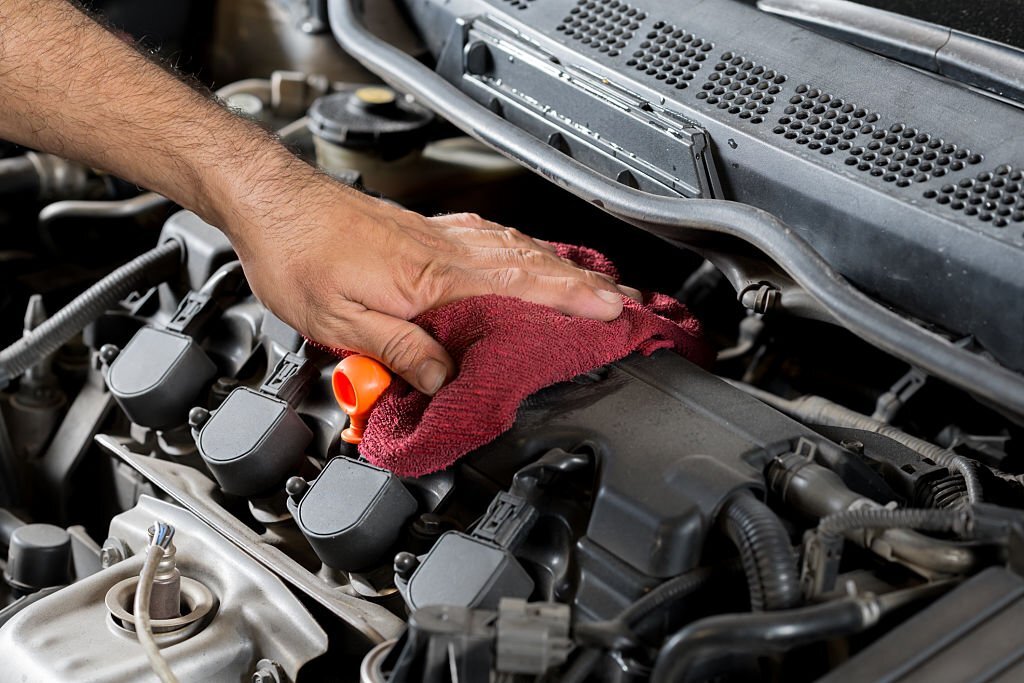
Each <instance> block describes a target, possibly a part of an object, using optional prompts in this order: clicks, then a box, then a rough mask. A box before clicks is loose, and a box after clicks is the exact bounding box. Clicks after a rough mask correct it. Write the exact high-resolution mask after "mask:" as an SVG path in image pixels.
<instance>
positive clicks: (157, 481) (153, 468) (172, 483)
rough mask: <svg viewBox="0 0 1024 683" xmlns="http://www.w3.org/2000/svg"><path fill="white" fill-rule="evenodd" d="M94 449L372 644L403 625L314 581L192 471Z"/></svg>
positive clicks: (114, 445)
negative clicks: (107, 454)
mask: <svg viewBox="0 0 1024 683" xmlns="http://www.w3.org/2000/svg"><path fill="white" fill-rule="evenodd" d="M96 441H97V443H99V444H100V446H102V447H103V448H104V449H106V450H107V451H109V452H110V453H112V454H114V455H116V456H117V457H118V458H120V459H122V460H124V461H125V462H126V463H128V464H129V465H131V466H132V467H134V468H135V469H136V470H138V472H139V473H140V474H142V475H143V476H144V477H146V478H147V479H149V480H150V481H151V482H153V484H154V485H155V486H156V487H157V488H159V489H161V490H162V491H165V492H166V493H167V494H168V495H170V496H171V497H172V498H174V499H175V500H176V501H178V502H179V503H181V505H183V506H184V507H185V508H187V509H188V510H190V511H191V512H193V513H194V514H195V515H196V516H198V517H199V518H200V519H202V520H203V521H204V522H206V523H207V524H208V525H209V526H210V527H211V528H212V529H214V530H215V531H216V532H217V533H219V534H221V535H222V536H223V537H224V538H226V539H228V540H229V541H231V542H232V543H233V544H235V545H236V546H237V547H238V548H240V549H242V550H244V551H245V552H246V553H247V554H249V555H250V556H251V557H252V558H254V559H255V560H257V561H258V562H259V563H260V564H262V565H263V566H265V567H267V568H268V569H270V570H271V571H273V572H274V573H275V574H277V575H278V576H280V577H281V578H283V579H285V580H286V581H288V583H290V584H292V585H293V586H295V587H296V588H297V589H299V590H300V591H302V592H303V593H305V594H306V595H308V596H309V597H311V598H313V599H314V600H316V601H317V602H319V603H320V604H321V605H323V606H324V607H326V608H327V609H328V610H330V611H331V612H332V613H333V614H335V615H337V616H338V617H339V618H341V620H342V621H344V622H345V623H346V624H348V625H349V626H351V627H352V628H353V629H354V630H356V631H357V632H359V633H361V634H362V635H363V636H364V637H366V638H367V639H368V640H369V641H370V642H371V643H379V642H381V641H383V640H387V639H388V638H395V637H397V636H398V634H399V633H401V631H402V630H403V629H404V628H405V622H403V621H402V620H401V619H399V618H398V617H396V616H395V615H394V614H392V613H391V612H389V611H388V610H387V609H385V608H383V607H381V606H379V605H375V604H373V603H371V602H368V601H365V600H361V599H359V598H356V597H353V596H352V595H349V594H346V593H344V592H342V589H340V588H338V587H336V586H331V585H330V584H328V583H325V582H324V581H323V580H321V579H319V578H318V577H317V576H316V575H315V574H314V573H312V572H310V571H309V570H307V569H306V568H305V567H303V566H302V565H301V564H299V563H298V562H297V561H296V560H294V559H293V558H291V557H290V556H288V555H287V554H286V553H285V552H284V551H283V550H281V549H280V548H278V547H275V546H274V545H271V544H270V543H268V542H267V539H265V538H264V537H262V536H261V535H259V534H257V533H256V532H255V531H253V530H252V529H250V528H249V527H247V526H246V525H244V524H243V523H242V522H241V521H239V520H238V519H237V518H235V517H234V516H232V515H231V514H230V513H229V512H227V511H226V510H225V509H224V508H222V507H220V506H219V505H217V504H216V503H215V502H214V501H215V500H216V498H217V496H218V495H219V489H218V488H217V486H216V484H214V483H213V481H212V480H210V479H209V478H207V477H206V476H204V475H203V474H202V473H200V472H198V471H197V470H195V469H193V468H191V467H186V466H183V465H179V464H177V463H173V462H166V461H162V460H155V459H153V458H148V457H146V456H143V455H138V454H136V453H132V452H131V451H130V450H128V448H127V447H126V446H125V444H123V443H121V442H120V441H118V440H117V439H115V438H113V437H111V436H107V435H99V436H97V437H96Z"/></svg>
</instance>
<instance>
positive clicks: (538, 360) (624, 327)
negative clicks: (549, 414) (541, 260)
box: [359, 245, 712, 477]
mask: <svg viewBox="0 0 1024 683" xmlns="http://www.w3.org/2000/svg"><path fill="white" fill-rule="evenodd" d="M558 252H559V255H561V256H563V257H566V258H570V259H572V260H574V261H576V262H577V263H579V264H580V265H582V266H583V267H585V268H588V269H590V270H595V271H599V272H603V273H606V274H608V275H611V276H612V277H614V278H616V279H618V273H617V272H616V270H615V267H614V266H613V265H612V263H611V262H610V261H609V260H608V259H607V258H605V257H604V256H603V255H601V254H599V253H597V252H596V251H593V250H591V249H587V248H585V247H574V246H568V245H558ZM413 322H414V323H416V324H417V325H419V326H420V327H422V328H423V329H425V330H426V331H427V332H429V333H430V334H431V335H432V336H433V337H434V338H435V339H437V340H438V341H439V342H440V343H441V345H442V346H444V347H445V348H446V349H447V350H448V353H450V354H451V356H452V358H453V359H454V360H455V363H456V365H457V366H458V368H459V374H458V376H457V377H456V378H455V379H454V380H452V382H451V383H449V384H447V385H446V386H444V387H443V388H442V389H441V390H440V391H438V392H437V394H436V395H434V396H433V398H431V397H429V396H426V395H424V394H421V393H420V392H418V391H416V390H415V389H413V388H412V387H410V386H409V385H408V384H407V383H406V382H404V381H402V380H401V379H400V378H398V377H396V378H395V379H394V381H393V382H392V384H391V386H390V387H389V388H388V390H387V391H386V392H385V393H384V395H383V396H382V397H381V399H380V401H379V402H378V404H377V406H376V408H374V410H373V412H372V413H371V414H370V418H369V422H368V424H367V427H366V431H365V433H364V435H363V442H362V443H361V444H360V445H359V452H360V453H361V454H362V455H363V456H364V457H365V458H366V459H367V460H369V461H370V462H371V463H373V464H375V465H378V466H380V467H384V468H387V469H389V470H391V471H393V472H395V474H398V475H400V476H407V477H417V476H422V475H424V474H429V473H431V472H436V471H438V470H443V469H445V468H447V467H449V466H450V465H452V464H453V463H454V462H455V461H456V460H458V459H459V458H461V457H462V456H463V455H465V454H467V453H469V452H470V451H472V450H474V449H476V448H479V447H480V446H483V445H485V444H487V443H489V442H491V441H493V440H494V439H495V438H496V437H498V436H499V435H500V434H502V433H503V432H505V431H507V430H508V429H510V428H511V427H512V424H513V422H514V421H515V417H516V411H517V410H518V408H519V404H520V403H521V402H522V401H523V399H525V398H526V397H527V396H529V395H530V394H532V393H534V392H536V391H538V390H540V389H543V388H544V387H547V386H550V385H552V384H556V383H558V382H564V381H567V380H570V379H572V378H573V377H576V376H577V375H580V374H583V373H585V372H588V371H590V370H593V369H594V368H596V367H599V366H601V365H604V364H606V363H610V362H612V361H616V360H619V359H621V358H624V357H625V356H627V355H629V354H631V353H633V352H634V351H640V352H641V353H643V354H644V355H650V354H651V353H653V352H654V351H657V350H658V349H675V350H676V351H677V352H679V353H680V354H682V355H684V356H687V357H688V358H690V359H691V360H694V361H695V362H698V363H702V364H707V363H710V361H711V358H712V355H711V352H710V349H709V348H708V347H707V346H705V345H704V344H703V343H702V341H701V339H700V325H699V323H698V322H697V320H696V319H695V318H694V317H692V316H691V315H690V313H689V312H688V311H687V310H686V308H685V307H684V306H683V305H682V304H680V303H679V302H678V301H676V300H675V299H673V298H671V297H668V296H665V295H663V294H651V295H647V296H646V297H645V302H644V304H642V305H641V304H638V303H636V302H635V301H633V300H632V299H629V298H626V302H625V307H624V309H623V311H622V315H620V316H619V317H618V318H617V319H615V320H613V321H611V322H599V321H596V320H586V319H583V318H574V317H570V316H567V315H564V314H562V313H559V312H558V311H556V310H553V309H551V308H548V307H546V306H541V305H539V304H534V303H528V302H526V301H521V300H519V299H513V298H509V297H503V296H497V295H488V296H478V297H472V298H469V299H463V300H462V301H457V302H455V303H451V304H447V305H445V306H441V307H440V308H437V309H434V310H431V311H428V312H426V313H423V314H422V315H420V316H418V317H416V318H415V319H414V320H413Z"/></svg>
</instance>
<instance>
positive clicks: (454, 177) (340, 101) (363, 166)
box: [308, 85, 522, 202]
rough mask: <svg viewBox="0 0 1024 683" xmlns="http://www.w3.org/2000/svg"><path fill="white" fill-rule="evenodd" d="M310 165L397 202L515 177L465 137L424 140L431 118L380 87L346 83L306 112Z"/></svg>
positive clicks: (515, 169)
mask: <svg viewBox="0 0 1024 683" xmlns="http://www.w3.org/2000/svg"><path fill="white" fill-rule="evenodd" d="M308 118H309V130H310V132H312V134H313V144H314V148H315V150H316V161H317V165H318V166H320V168H322V169H323V170H324V171H326V172H327V173H330V174H332V175H336V176H340V177H343V176H345V175H347V174H348V172H350V171H353V170H354V171H358V172H359V173H360V175H361V176H362V180H363V184H364V185H365V186H366V188H367V189H370V190H373V191H376V192H379V193H381V194H383V195H385V196H387V197H389V198H391V199H395V200H398V201H402V202H409V201H416V200H418V199H422V198H424V197H431V196H434V195H435V194H436V192H437V190H438V188H439V187H444V188H446V189H448V190H452V189H455V188H457V187H459V186H473V185H476V184H479V183H481V182H486V181H488V180H495V179H501V178H506V177H509V176H511V175H514V174H518V173H521V172H522V169H521V168H520V167H519V166H518V165H517V164H515V163H514V162H511V161H509V160H507V159H504V158H503V157H501V156H500V155H498V154H496V153H495V152H493V151H491V150H489V149H487V148H486V147H484V146H483V145H481V144H479V143H477V142H476V141H474V140H471V139H469V138H464V137H462V138H453V139H448V140H441V141H439V142H429V140H430V137H431V130H432V125H431V124H433V122H434V115H433V114H432V113H431V112H430V111H428V110H427V109H425V108H424V107H422V106H420V105H419V104H417V103H415V102H414V101H412V100H410V99H408V98H406V97H404V96H402V95H399V94H398V93H396V92H395V91H394V90H391V89H390V88H387V87H384V86H376V85H364V86H346V87H343V88H342V89H340V90H338V91H336V92H333V93H331V94H329V95H324V96H323V97H320V98H318V99H317V100H316V101H314V102H313V105H312V106H311V107H310V108H309V113H308Z"/></svg>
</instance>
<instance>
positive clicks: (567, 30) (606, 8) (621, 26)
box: [520, 0, 647, 57]
mask: <svg viewBox="0 0 1024 683" xmlns="http://www.w3.org/2000/svg"><path fill="white" fill-rule="evenodd" d="M520 1H522V0H520ZM646 18H647V13H646V12H642V11H640V10H638V9H637V8H635V7H633V6H632V5H629V4H627V3H625V2H621V0H578V1H577V3H576V6H575V7H573V8H572V9H571V10H569V15H568V16H567V17H565V19H562V22H561V23H560V24H559V25H558V26H557V27H556V29H555V30H557V31H558V32H559V33H563V34H565V35H566V36H568V37H569V38H572V39H573V40H577V41H579V42H580V43H582V44H583V45H587V46H589V47H591V48H593V49H595V50H597V51H598V52H602V53H605V54H607V55H608V56H609V57H618V56H619V55H620V54H622V49H623V48H624V47H626V43H628V42H629V41H630V40H632V38H633V36H634V35H635V34H636V32H637V31H638V30H639V29H640V22H641V21H643V20H644V19H646Z"/></svg>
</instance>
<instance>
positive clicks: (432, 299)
mask: <svg viewBox="0 0 1024 683" xmlns="http://www.w3.org/2000/svg"><path fill="white" fill-rule="evenodd" d="M0 138H3V139H6V140H11V141H14V142H19V143H21V144H23V145H26V146H29V147H33V148H35V149H39V150H42V151H47V152H52V153H54V154H59V155H62V156H65V157H68V158H71V159H75V160H77V161H81V162H83V163H87V164H89V165H91V166H93V167H95V168H101V169H104V170H107V171H110V172H111V173H113V174H115V175H117V176H120V177H122V178H124V179H126V180H130V181H132V182H135V183H137V184H139V185H141V186H143V187H146V188H148V189H151V190H154V191H156V192H159V193H160V194H163V195H164V196H166V197H169V198H170V199H172V200H174V201H175V202H177V203H178V204H180V205H181V206H184V207H186V208H188V209H191V210H192V211H195V212H196V213H197V214H199V215H200V216H201V217H202V218H203V219H204V220H206V221H207V222H209V223H210V224H212V225H215V226H217V227H219V228H220V229H222V230H224V232H225V233H227V235H228V237H230V239H231V241H232V244H233V245H234V246H235V249H236V251H237V252H238V254H239V257H240V258H241V260H242V263H243V266H244V267H245V270H246V273H247V276H248V279H249V283H250V285H251V286H252V288H253V291H254V292H255V293H256V295H257V296H258V297H259V298H260V299H261V300H262V301H263V303H264V304H266V305H267V306H268V307H269V308H270V309H271V310H272V311H274V313H276V314H277V315H278V316H279V317H280V318H282V319H283V320H285V321H286V322H289V323H291V324H292V325H293V326H294V327H295V328H296V329H298V330H299V331H300V332H302V333H304V334H306V335H307V336H308V337H310V338H312V339H315V340H317V341H319V342H322V343H324V344H330V345H333V346H338V347H344V348H348V349H352V350H355V351H360V352H363V353H367V354H369V355H371V356H374V357H376V358H378V359H379V360H381V361H383V362H384V363H386V364H387V365H389V366H390V367H391V368H392V369H393V370H395V371H396V372H397V373H398V374H400V375H401V376H402V377H404V378H405V379H406V380H408V381H409V382H410V383H411V384H412V385H413V386H415V387H416V388H418V389H420V390H421V391H424V392H426V393H433V392H434V391H436V390H437V389H438V388H440V386H441V385H442V384H443V382H444V380H445V378H446V377H449V378H450V377H451V376H452V375H453V373H454V372H455V368H454V367H453V366H452V361H451V359H450V358H449V357H448V355H447V353H445V351H444V349H442V348H441V347H440V346H439V345H438V344H437V342H435V341H434V340H433V339H431V338H430V337H429V336H428V335H427V334H426V333H425V332H424V331H423V330H421V329H419V328H417V327H416V326H414V325H412V324H411V323H409V322H408V320H409V319H410V318H412V317H414V316H415V315H416V314H418V313H421V312H423V311H425V310H428V309H430V308H433V307H435V306H439V305H442V304H444V303H447V302H450V301H454V300H457V299H460V298H463V297H468V296H473V295H477V294H488V293H495V294H505V295H509V296H518V297H521V298H524V299H528V300H530V301H535V302H537V303H541V304H545V305H548V306H553V307H555V308H558V309H559V310H561V311H564V312H565V313H568V314H572V315H581V316H587V317H590V318H595V319H598V320H609V319H612V318H614V317H616V316H617V315H618V314H619V312H620V311H621V309H622V300H621V296H620V292H624V293H626V294H627V295H631V296H632V295H635V294H636V293H635V291H633V290H629V289H627V288H617V287H616V286H615V285H614V283H612V282H611V281H609V280H608V279H607V278H605V277H603V276H601V275H598V274H595V273H589V272H586V271H583V270H580V269H579V268H576V267H575V266H573V265H572V264H570V263H568V262H566V261H563V260H562V259H560V258H558V257H557V256H556V255H555V254H554V253H553V252H552V251H551V249H550V248H549V247H548V246H547V245H545V244H544V243H541V242H537V241H535V240H533V239H530V238H529V237H526V236H525V235H522V234H520V233H518V232H516V231H514V230H509V229H506V228H502V227H501V226H498V225H495V224H493V223H488V222H486V221H483V220H481V219H480V218H478V217H476V216H471V215H460V216H447V217H443V218H433V219H428V218H424V217H422V216H419V215H416V214H414V213H410V212H407V211H402V210H401V209H396V208H394V207H392V206H390V205H388V204H386V203H385V202H381V201H378V200H375V199H371V198H369V197H366V196H364V195H361V194H359V193H357V192H355V191H353V190H350V189H349V188H346V187H344V186H343V185H340V184H338V183H336V182H334V181H332V180H330V179H329V178H327V177H325V176H323V175H322V174H319V173H316V172H315V171H314V170H313V169H312V168H310V167H309V166H308V165H306V164H305V163H304V162H302V161H301V160H299V159H297V158H295V157H294V156H293V155H292V154H291V153H290V152H289V151H288V150H286V149H285V148H284V147H282V146H281V145H280V144H279V143H278V142H276V141H275V140H273V139H271V138H270V137H269V136H267V135H266V134H265V133H264V132H263V131H262V130H261V129H260V128H258V127H257V126H256V125H255V124H252V123H249V122H246V121H244V120H242V119H241V118H239V117H237V116H234V115H233V114H231V113H230V112H228V111H227V110H225V109H224V108H222V107H220V106H219V105H218V104H217V103H215V102H213V101H212V100H210V99H209V98H208V97H204V96H203V95H202V94H200V93H198V92H196V91H195V90H193V89H192V88H190V87H189V86H187V85H185V84H184V83H182V82H181V81H179V80H178V79H177V78H175V77H174V76H172V75H171V74H169V73H167V72H165V71H164V70H162V69H161V68H159V67H158V66H156V65H154V64H152V63H150V62H149V61H148V60H147V59H146V58H145V57H144V56H142V55H141V54H139V53H138V52H137V51H136V50H135V49H133V48H132V47H131V46H129V45H127V44H125V43H124V42H123V41H122V40H121V39H119V38H117V37H116V36H114V35H113V34H111V33H109V32H108V31H106V30H105V29H103V28H102V27H101V26H99V25H98V24H96V23H95V22H94V21H92V20H91V19H90V18H88V17H86V16H85V15H83V14H82V13H81V12H79V11H78V10H77V9H76V8H75V7H74V6H73V5H71V4H69V3H68V2H65V0H3V2H2V3H0Z"/></svg>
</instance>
